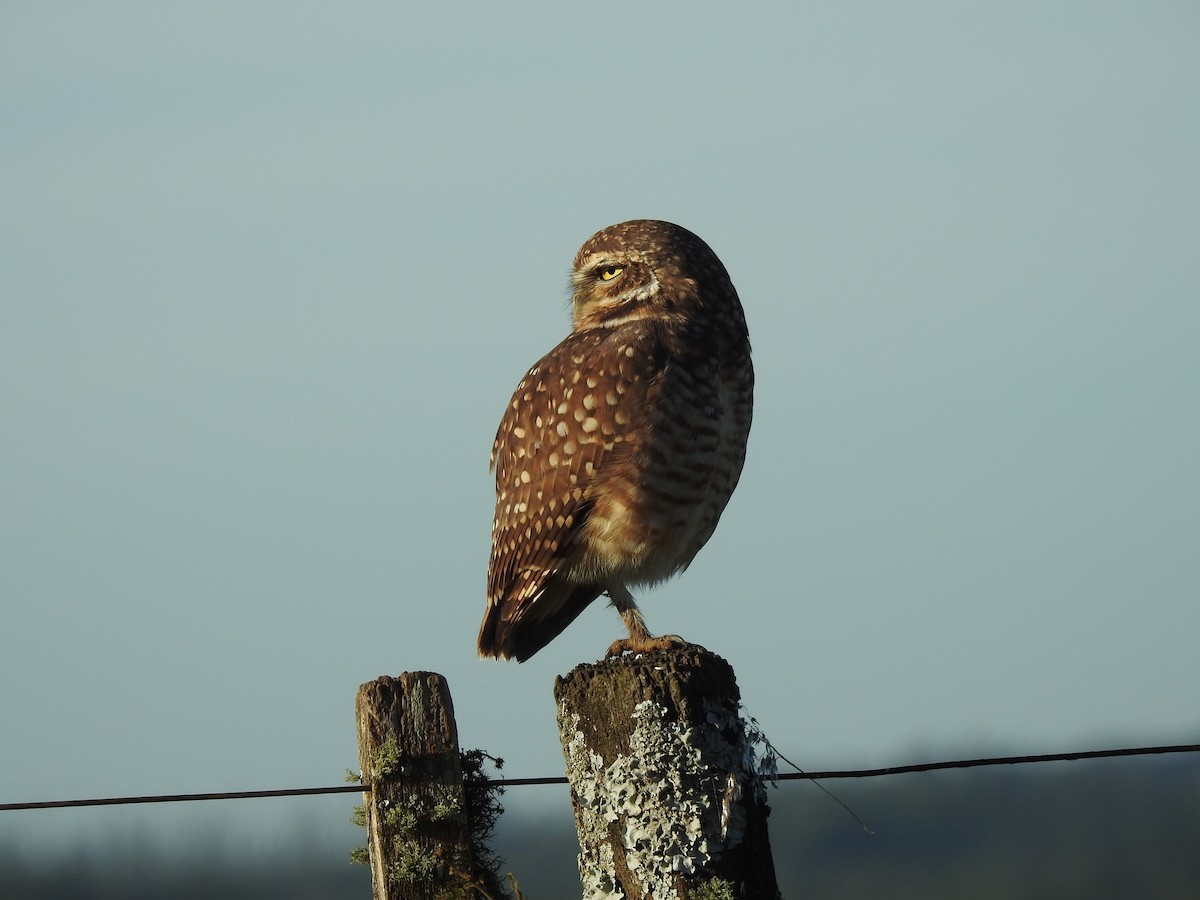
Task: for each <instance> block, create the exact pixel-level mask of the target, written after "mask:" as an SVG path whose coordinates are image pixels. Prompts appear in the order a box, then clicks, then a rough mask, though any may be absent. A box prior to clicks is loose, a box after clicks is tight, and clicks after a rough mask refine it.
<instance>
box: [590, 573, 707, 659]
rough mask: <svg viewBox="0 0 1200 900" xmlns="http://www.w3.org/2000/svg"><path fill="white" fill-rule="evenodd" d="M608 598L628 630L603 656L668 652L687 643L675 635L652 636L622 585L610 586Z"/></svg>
mask: <svg viewBox="0 0 1200 900" xmlns="http://www.w3.org/2000/svg"><path fill="white" fill-rule="evenodd" d="M608 596H609V598H610V599H611V600H612V605H613V606H615V607H616V608H617V612H619V613H620V614H621V620H622V621H623V622H624V623H625V627H626V628H628V629H629V637H628V638H621V640H619V641H613V642H612V645H611V646H610V647H609V648H608V652H607V653H606V654H605V656H620V655H621V654H622V653H651V652H653V651H655V650H670V649H671V648H672V647H678V646H680V645H683V644H686V643H687V641H685V640H684V639H683V638H681V637H680V636H679V635H677V634H664V635H662V636H661V637H655V636H654V635H652V634H651V633H650V630H649V629H648V628H647V627H646V621H645V619H643V618H642V611H641V610H640V609H638V606H637V603H636V602H634V599H633V595H632V594H631V593H629V591H628V590H627V589H626V587H625V586H624V585H613V586H611V587H610V588H609V589H608Z"/></svg>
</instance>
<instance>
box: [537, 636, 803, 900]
mask: <svg viewBox="0 0 1200 900" xmlns="http://www.w3.org/2000/svg"><path fill="white" fill-rule="evenodd" d="M554 697H555V699H556V700H557V701H558V727H559V737H560V738H561V740H562V745H563V755H564V756H565V757H566V762H567V777H568V780H569V781H570V783H571V802H572V804H573V805H574V807H575V825H576V828H577V830H578V832H579V846H580V849H581V853H580V856H579V874H580V879H581V880H582V882H583V887H584V897H585V898H593V897H608V896H611V895H614V894H617V892H619V894H618V895H622V896H624V897H626V898H628V900H687V898H695V897H698V896H705V897H725V896H728V897H731V898H747V900H749V898H756V900H775V898H777V897H778V896H779V888H778V885H777V884H776V881H775V867H774V864H773V862H772V859H771V847H770V843H769V841H768V838H767V813H768V809H767V805H766V798H765V795H764V790H763V786H762V782H761V779H760V778H759V777H758V773H757V771H756V770H755V765H754V762H753V759H754V751H753V747H752V746H751V745H750V742H749V741H748V740H747V737H746V734H745V730H744V726H743V722H742V720H741V718H740V716H739V715H738V702H739V699H740V695H739V693H738V688H737V683H736V681H735V680H734V675H733V669H731V668H730V666H729V663H727V662H726V661H725V660H723V659H722V658H721V657H719V656H716V655H715V654H712V653H709V652H708V651H707V650H705V649H703V648H702V647H696V646H690V645H685V646H681V647H680V648H678V649H672V650H668V651H665V652H661V653H650V654H646V655H643V656H638V657H629V656H626V657H620V658H615V659H608V660H604V661H602V662H599V663H596V664H594V665H583V666H578V667H577V668H575V669H574V670H572V671H571V672H570V674H568V675H566V676H565V677H561V678H559V679H557V680H556V681H555V685H554Z"/></svg>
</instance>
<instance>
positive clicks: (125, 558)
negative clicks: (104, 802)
mask: <svg viewBox="0 0 1200 900" xmlns="http://www.w3.org/2000/svg"><path fill="white" fill-rule="evenodd" d="M412 6H413V5H411V4H410V5H401V4H359V5H343V4H336V5H335V4H303V3H300V4H297V3H259V4H242V3H236V4H235V3H225V4H214V3H206V4H202V5H183V4H150V3H128V4H122V3H106V4H53V5H50V4H14V3H10V4H6V5H5V6H4V7H3V10H2V11H0V192H2V193H0V229H2V230H0V421H2V422H3V439H2V441H0V497H2V500H0V554H2V560H0V596H2V613H0V685H2V689H0V722H2V723H3V727H2V728H0V799H3V800H40V799H48V798H57V797H68V796H69V797H75V796H103V795H112V794H127V793H160V792H163V793H167V792H177V791H199V790H224V789H248V788H258V787H290V786H307V785H319V784H325V783H336V782H337V781H338V780H339V776H340V774H341V772H342V771H343V770H344V769H345V768H347V767H350V766H353V765H354V764H355V744H354V720H353V700H354V693H355V690H356V688H357V686H358V684H359V683H360V682H362V681H366V680H369V679H371V678H373V677H375V676H377V675H380V674H385V673H389V674H390V673H396V672H399V671H404V670H415V669H431V670H434V671H438V672H441V673H443V674H444V675H446V676H447V678H448V679H449V680H450V685H451V690H452V692H453V695H454V700H455V704H456V708H457V713H458V721H459V728H460V731H461V737H462V742H463V744H464V745H465V746H468V747H475V746H479V747H483V748H485V749H487V750H488V751H490V752H492V753H494V754H497V755H500V756H503V757H504V758H505V759H506V760H507V761H508V767H507V773H508V774H511V775H514V776H523V775H543V774H558V773H560V772H561V770H562V762H561V757H560V754H559V749H558V744H557V738H556V732H555V726H554V706H553V700H552V697H551V686H552V682H553V678H554V676H555V675H556V674H559V673H564V672H566V671H568V670H569V669H570V668H571V667H572V666H574V665H575V664H577V663H580V662H585V661H592V660H594V659H596V657H597V656H598V655H599V654H600V653H601V652H602V651H603V649H604V648H605V647H606V646H607V645H608V643H609V642H610V641H611V640H612V639H613V638H615V637H617V636H618V635H619V633H620V630H621V629H620V624H619V620H618V619H617V616H616V614H615V613H614V612H612V611H611V610H608V609H606V608H604V606H603V605H602V604H596V605H595V606H594V608H593V609H591V610H589V612H588V613H586V614H585V615H584V616H583V617H582V618H581V619H580V620H579V621H578V622H577V623H576V624H575V625H573V626H572V627H571V628H570V629H569V630H568V631H567V632H566V633H565V634H564V635H563V636H562V637H561V638H559V639H558V640H557V641H555V642H554V643H553V644H552V645H551V646H550V647H549V648H548V649H546V650H545V651H543V652H542V653H540V654H539V655H538V656H536V657H535V658H534V660H532V661H531V662H530V663H528V664H526V665H524V666H517V665H516V664H498V663H494V662H492V663H489V662H480V661H478V660H477V659H476V658H475V651H474V639H475V632H476V629H477V627H478V623H479V619H480V617H481V615H482V612H483V604H484V601H483V587H484V576H485V569H486V562H487V548H488V539H489V526H490V517H491V511H492V502H493V494H492V484H491V480H490V476H489V474H488V471H487V456H488V451H489V448H490V443H491V440H492V436H493V434H494V429H495V426H496V423H497V421H498V420H499V416H500V414H501V412H502V410H503V407H504V404H505V402H506V401H507V399H508V396H509V394H510V392H511V390H512V388H513V386H514V385H515V383H516V381H517V380H518V378H519V377H520V376H521V374H522V373H523V372H524V370H525V369H526V367H527V366H528V365H529V364H530V363H532V362H533V361H534V360H535V359H537V357H538V356H540V355H541V354H542V353H543V352H545V351H546V350H547V349H549V348H550V347H551V346H552V345H553V344H554V343H555V342H557V341H558V340H559V339H560V338H561V337H562V336H563V335H564V334H565V333H566V330H567V328H568V327H569V320H568V311H567V305H566V275H567V272H568V270H569V266H570V262H571V258H572V256H573V254H574V252H575V250H576V249H577V248H578V246H579V244H580V243H581V242H582V241H583V240H584V239H585V238H587V237H588V236H589V235H590V234H591V233H592V232H594V231H596V230H598V229H599V228H602V227H604V226H606V225H609V224H612V223H614V222H617V221H620V220H623V219H628V218H634V217H655V218H665V219H669V220H672V221H675V222H678V223H680V224H682V225H684V226H686V227H688V228H690V229H692V230H694V231H696V232H697V233H698V234H700V235H701V236H702V237H703V238H704V239H705V240H706V241H708V243H709V244H710V245H711V246H712V247H713V248H714V249H715V250H716V251H717V253H718V254H719V255H720V257H721V258H722V260H723V261H724V262H725V264H726V266H727V268H728V269H729V271H730V273H731V275H732V277H733V280H734V283H735V284H736V285H737V287H738V289H739V291H740V293H741V296H742V300H743V303H744V305H745V308H746V315H747V318H748V320H749V324H750V330H751V341H752V343H753V346H754V350H755V366H756V370H757V374H758V385H759V386H758V394H757V398H756V399H757V404H756V409H755V424H754V431H753V433H752V435H751V444H750V452H749V458H748V461H747V465H746V471H745V475H744V477H743V481H742V484H741V486H740V487H739V489H738V492H737V494H736V495H735V497H734V499H733V501H732V503H731V505H730V507H729V509H728V510H727V512H726V515H725V517H724V519H723V520H722V523H721V527H720V528H719V529H718V531H717V534H716V536H715V537H714V539H713V540H712V541H711V543H710V544H709V546H708V547H707V548H706V549H705V550H704V551H703V552H702V553H701V554H700V556H699V557H698V559H697V560H696V562H695V564H694V565H693V566H692V568H691V570H690V571H689V572H688V573H686V574H685V575H684V576H683V577H681V578H679V579H676V580H675V581H673V582H671V583H669V584H668V585H666V586H664V587H662V588H660V589H658V590H656V591H653V592H650V593H647V594H643V595H642V596H641V598H640V599H641V601H642V606H643V609H644V610H645V612H646V615H647V620H648V622H649V624H650V626H651V627H652V628H654V629H656V630H660V631H673V632H678V633H681V634H683V635H684V636H686V637H687V638H689V639H690V640H693V641H695V642H697V643H700V644H703V645H705V646H707V647H709V648H710V649H712V650H714V651H716V652H718V653H720V654H722V655H723V656H725V657H726V658H727V659H729V660H730V662H731V663H732V664H733V666H734V668H735V670H736V671H737V674H738V677H739V682H740V685H741V688H742V692H743V695H744V699H745V701H746V703H747V704H748V707H749V710H750V712H751V713H753V714H754V715H755V716H757V717H758V719H759V720H760V722H761V723H762V725H763V727H764V728H765V729H766V731H767V733H768V734H769V735H770V736H771V738H772V739H773V740H774V742H775V743H776V744H777V745H778V746H779V747H780V748H781V749H783V750H784V752H786V753H788V755H789V756H791V757H792V758H793V759H796V760H798V761H800V762H802V763H803V764H806V765H807V766H809V767H811V768H824V767H843V766H853V765H859V764H887V763H893V762H902V761H907V760H910V759H912V758H914V757H926V756H941V755H946V754H954V753H957V752H959V751H964V750H968V751H969V750H975V749H980V748H987V749H990V750H1013V751H1041V750H1061V749H1068V748H1077V747H1091V746H1097V745H1100V744H1109V743H1113V742H1117V743H1126V742H1147V743H1165V742H1175V741H1190V740H1194V739H1195V738H1196V737H1197V733H1198V731H1200V704H1198V703H1197V700H1196V690H1195V686H1196V684H1197V683H1200V653H1197V651H1196V643H1197V636H1198V635H1200V596H1198V595H1200V553H1198V552H1197V544H1198V538H1200V466H1198V465H1197V460H1200V265H1198V260H1200V249H1198V248H1200V165H1198V164H1197V160H1200V104H1198V103H1197V97H1198V96H1200V53H1198V52H1197V47H1200V7H1197V6H1196V5H1195V4H1192V3H1184V2H1177V3H1171V2H1152V3H1145V2H1137V3H1135V2H1123V3H1091V2H1089V3H1041V2H1038V3H994V4H993V3H949V2H947V3H917V4H894V3H867V4H836V5H832V4H822V5H820V6H815V5H812V4H807V3H770V4H759V5H743V6H740V7H736V8H735V7H733V6H732V5H729V4H721V5H715V4H697V3H619V2H618V3H608V4H605V5H604V7H603V12H595V11H590V10H588V9H586V8H584V7H582V6H577V5H573V4H565V3H549V2H546V3H528V4H518V5H516V6H514V5H513V4H489V5H484V4H479V5H478V6H475V5H464V6H461V7H456V6H453V5H449V4H425V5H424V6H425V8H423V9H415V8H410V7H412ZM547 796H548V795H547ZM510 798H511V799H513V800H515V799H516V798H515V797H511V795H510ZM558 801H562V802H565V799H564V798H562V797H556V802H558ZM351 802H352V801H350V800H349V799H346V800H345V801H344V803H345V805H346V806H347V807H348V806H349V805H350V803H351ZM10 815H11V814H10ZM101 815H104V814H103V813H101V812H100V811H81V812H79V813H65V812H64V813H55V814H53V816H54V818H53V819H51V818H50V817H49V816H50V814H47V816H41V817H37V818H36V820H35V818H34V817H32V816H30V817H29V818H26V819H23V820H22V829H23V834H24V835H25V836H26V837H27V838H28V835H29V834H30V833H31V831H32V832H36V831H37V830H38V829H40V828H43V827H44V829H45V833H46V834H47V835H48V834H49V833H50V832H51V831H57V830H58V829H64V830H66V831H68V832H69V831H71V830H72V829H75V828H78V829H81V830H87V829H90V828H94V825H95V823H96V822H97V821H106V822H116V821H120V822H126V821H128V819H127V818H123V819H119V820H118V819H114V818H112V817H111V816H110V817H109V818H106V819H103V820H101V819H98V818H96V817H98V816H101ZM121 815H122V816H126V817H128V816H133V815H134V813H133V812H129V811H123V812H122V813H121ZM147 815H149V813H147ZM180 815H187V816H191V815H193V813H191V812H188V813H186V814H184V813H181V814H180ZM194 815H197V816H202V817H204V818H205V819H206V820H211V821H215V822H220V823H222V824H221V827H222V828H224V827H228V828H229V829H232V832H231V833H236V831H237V829H238V828H239V827H242V828H243V829H244V830H247V831H248V830H250V829H252V828H257V827H259V826H257V825H255V824H252V823H254V822H256V821H257V819H256V817H262V816H268V817H269V816H270V815H271V814H270V813H269V812H264V811H263V810H262V809H261V808H259V807H255V808H254V809H253V810H251V809H250V807H249V806H248V805H235V804H231V805H227V806H225V807H221V808H217V807H211V808H209V809H206V810H205V811H204V812H203V813H199V812H197V813H194ZM337 815H339V816H340V812H338V813H337ZM89 817H90V818H89ZM188 821H192V820H188ZM14 824H15V821H14V820H10V819H5V820H3V821H0V834H3V833H5V831H6V830H7V829H9V828H11V827H13V826H14ZM114 827H117V826H114Z"/></svg>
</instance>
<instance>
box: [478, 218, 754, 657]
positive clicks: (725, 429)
mask: <svg viewBox="0 0 1200 900" xmlns="http://www.w3.org/2000/svg"><path fill="white" fill-rule="evenodd" d="M571 284H572V287H573V320H574V327H573V329H572V331H571V333H570V334H569V335H568V336H567V337H566V338H565V339H564V340H563V341H562V343H560V344H559V345H558V346H557V347H555V348H554V349H553V350H551V351H550V352H549V353H547V354H546V355H545V356H543V357H542V358H541V359H540V360H538V362H537V363H535V364H534V366H533V367H532V368H531V369H530V370H529V371H528V372H527V373H526V374H525V377H524V378H523V379H521V382H520V384H518V385H517V389H516V391H515V392H514V393H513V396H512V401H511V402H510V403H509V405H508V408H507V409H506V410H505V412H504V417H503V419H502V420H501V422H500V428H499V431H498V432H497V434H496V440H495V442H494V443H493V445H492V460H491V462H492V468H493V469H494V471H495V475H496V514H495V518H494V520H493V522H492V552H491V560H490V563H489V566H488V599H487V610H486V612H485V614H484V617H483V625H482V627H481V628H480V630H479V655H480V656H481V657H495V658H503V659H507V658H513V657H515V658H516V659H517V660H519V661H521V662H524V661H525V660H527V659H529V658H530V657H531V656H533V654H535V653H537V651H538V650H540V649H541V648H542V647H545V646H546V644H548V643H549V642H550V641H551V640H553V639H554V637H556V636H557V635H558V634H559V633H560V632H561V631H562V630H563V629H564V628H566V627H567V626H568V625H569V624H570V623H571V622H572V621H574V619H575V618H576V616H578V615H579V614H580V613H581V612H583V610H584V609H585V608H586V607H587V605H588V604H589V603H591V602H592V601H593V600H595V599H596V598H597V597H599V596H600V595H601V594H607V595H608V597H609V599H610V601H611V604H612V605H613V606H614V607H616V609H617V611H618V612H619V613H620V615H621V618H622V619H623V620H624V623H625V626H626V628H627V629H628V632H629V637H628V638H626V639H622V640H618V641H616V642H615V643H614V644H613V645H612V646H611V647H610V648H609V650H608V652H609V654H610V655H619V654H621V653H623V652H627V651H628V652H634V653H645V652H649V651H652V650H656V649H663V648H666V647H668V646H670V645H672V644H675V643H682V639H681V638H679V637H678V636H676V635H667V636H663V637H655V636H653V635H652V634H651V633H650V632H649V631H648V630H647V628H646V625H645V622H644V621H643V618H642V614H641V611H640V610H639V609H638V607H637V604H636V603H635V602H634V599H633V596H632V595H631V594H630V592H629V589H630V588H631V587H643V586H648V585H653V584H656V583H658V582H661V581H663V580H664V579H666V578H668V577H670V576H671V575H673V574H675V573H677V572H680V571H682V570H683V569H686V568H687V566H688V565H689V564H690V563H691V561H692V559H693V557H695V555H696V553H697V552H698V551H699V550H700V548H701V547H703V546H704V544H705V542H706V541H708V539H709V538H710V537H711V536H712V534H713V530H714V529H715V528H716V527H717V521H718V520H719V519H720V518H721V513H722V512H723V511H724V509H725V505H726V504H727V503H728V502H729V498H730V496H731V495H732V494H733V490H734V488H735V487H736V486H737V483H738V478H739V477H740V476H741V473H742V464H743V462H744V461H745V458H746V439H747V437H748V436H749V433H750V418H751V410H752V406H753V392H754V370H753V368H752V366H751V363H750V342H749V338H748V335H747V331H746V319H745V316H744V314H743V312H742V305H741V303H740V301H739V300H738V295H737V292H736V291H735V290H734V288H733V284H732V282H731V281H730V280H729V275H728V273H727V272H726V271H725V267H724V266H723V265H722V264H721V261H720V260H719V259H717V256H716V254H715V253H713V251H712V250H711V249H709V247H708V245H707V244H705V243H704V241H702V240H701V239H700V238H699V237H697V236H696V235H694V234H692V233H691V232H690V231H688V230H687V229H685V228H681V227H680V226H678V225H672V224H671V223H669V222H659V221H654V220H647V219H639V220H634V221H630V222H623V223H621V224H619V225H613V226H612V227H610V228H605V229H604V230H603V231H600V232H598V233H597V234H595V235H593V236H592V237H591V238H590V239H588V241H587V242H586V243H585V244H584V245H583V247H581V248H580V250H579V253H578V254H577V255H576V257H575V267H574V271H573V272H572V275H571Z"/></svg>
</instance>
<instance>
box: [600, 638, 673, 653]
mask: <svg viewBox="0 0 1200 900" xmlns="http://www.w3.org/2000/svg"><path fill="white" fill-rule="evenodd" d="M687 645H688V642H687V641H685V640H684V639H683V638H681V637H680V636H679V635H677V634H664V635H660V636H658V637H654V636H653V635H649V634H648V635H646V636H645V637H637V638H634V637H627V638H621V640H619V641H613V642H612V644H611V645H609V648H608V652H606V653H605V654H604V655H605V656H622V655H624V654H626V653H632V654H634V655H637V654H639V653H653V652H655V651H656V650H673V649H676V648H678V647H686V646H687Z"/></svg>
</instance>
